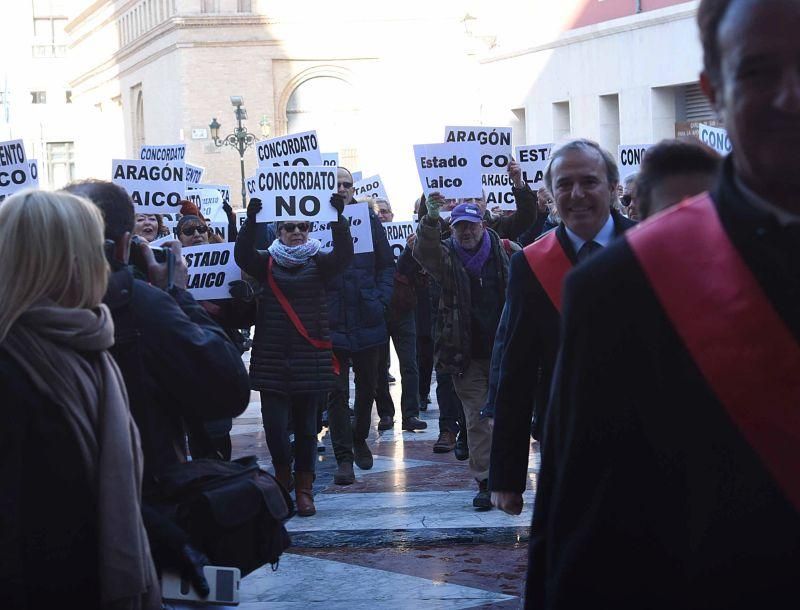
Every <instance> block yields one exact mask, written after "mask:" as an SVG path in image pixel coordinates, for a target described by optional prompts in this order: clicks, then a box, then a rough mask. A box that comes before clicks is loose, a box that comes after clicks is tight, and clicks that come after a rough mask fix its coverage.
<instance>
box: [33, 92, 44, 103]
mask: <svg viewBox="0 0 800 610" xmlns="http://www.w3.org/2000/svg"><path fill="white" fill-rule="evenodd" d="M46 103H47V91H31V104H46Z"/></svg>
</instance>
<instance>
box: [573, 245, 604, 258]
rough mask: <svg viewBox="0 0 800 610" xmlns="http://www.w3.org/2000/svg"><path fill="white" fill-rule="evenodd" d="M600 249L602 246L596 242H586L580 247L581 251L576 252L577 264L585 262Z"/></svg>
mask: <svg viewBox="0 0 800 610" xmlns="http://www.w3.org/2000/svg"><path fill="white" fill-rule="evenodd" d="M602 249H603V246H601V245H600V244H598V243H597V242H596V241H587V242H586V243H585V244H583V245H582V246H581V249H580V250H578V262H579V263H581V262H583V261H585V260H586V259H587V258H589V257H590V256H591V255H592V254H594V253H595V252H597V251H598V250H602Z"/></svg>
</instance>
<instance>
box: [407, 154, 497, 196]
mask: <svg viewBox="0 0 800 610" xmlns="http://www.w3.org/2000/svg"><path fill="white" fill-rule="evenodd" d="M480 154H481V151H480V146H479V144H478V143H477V142H465V143H460V142H459V143H452V144H415V145H414V157H415V158H416V162H417V172H418V173H419V179H420V182H421V183H422V190H423V192H424V193H425V196H426V197H427V196H428V195H430V194H431V193H433V192H436V191H438V192H439V193H441V194H442V196H444V197H446V198H448V199H451V198H452V199H455V198H458V197H465V198H466V197H481V196H482V195H483V191H482V187H481V168H480Z"/></svg>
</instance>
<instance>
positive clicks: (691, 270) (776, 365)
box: [625, 194, 800, 510]
mask: <svg viewBox="0 0 800 610" xmlns="http://www.w3.org/2000/svg"><path fill="white" fill-rule="evenodd" d="M625 236H626V239H627V240H628V243H629V244H630V246H631V248H632V249H633V252H634V254H635V256H636V258H637V260H638V261H639V264H640V265H641V267H642V269H643V270H644V273H645V275H646V276H647V278H648V280H649V281H650V284H651V286H652V288H653V290H654V292H655V294H656V296H657V298H658V300H659V301H660V302H661V305H662V306H663V307H664V310H665V311H666V313H667V316H668V317H669V319H670V321H671V322H672V324H673V326H674V327H675V330H676V331H677V332H678V335H679V336H680V337H681V339H682V340H683V343H684V345H685V346H686V348H687V350H688V351H689V354H690V355H691V356H692V358H693V360H694V362H695V363H696V364H697V366H698V368H699V370H700V371H701V373H702V374H703V376H704V377H705V379H706V381H707V382H708V384H709V386H710V387H711V389H712V390H713V392H714V394H715V395H716V396H717V398H718V399H719V401H720V402H721V403H722V405H723V407H724V408H725V409H726V411H727V412H728V415H729V416H730V418H731V419H732V420H733V422H734V423H735V424H736V426H737V427H738V428H739V430H740V431H741V432H742V434H743V435H744V437H745V438H746V439H747V442H748V443H749V444H750V446H751V447H752V448H753V449H754V450H755V452H756V453H757V454H758V455H759V456H760V458H761V460H762V462H763V463H764V464H765V466H766V468H767V470H768V471H769V472H770V473H771V474H772V476H773V477H774V479H775V481H776V482H777V483H778V485H779V486H780V487H781V489H783V491H784V493H785V494H786V496H787V497H788V499H789V501H790V502H792V504H793V505H794V506H795V508H796V509H798V510H800V474H799V473H800V346H798V344H797V342H796V341H795V339H794V337H793V335H792V333H791V332H790V330H789V329H788V328H787V327H786V325H785V324H784V322H783V320H782V319H781V318H780V317H779V316H778V314H777V313H776V311H775V310H774V308H773V307H772V304H771V303H770V302H769V300H768V299H767V297H766V295H765V294H764V292H763V290H762V289H761V287H760V286H759V284H758V282H757V281H756V278H755V277H754V276H753V274H752V273H751V272H750V270H749V269H748V268H747V266H746V264H745V262H744V261H743V260H742V258H741V256H740V254H739V252H738V251H737V250H736V248H735V247H734V246H733V244H732V243H731V241H730V239H729V238H728V235H727V234H726V233H725V230H724V228H723V226H722V223H721V222H720V219H719V216H718V215H717V211H716V208H715V207H714V203H713V201H712V200H711V198H710V197H709V195H708V194H703V195H700V196H698V197H695V198H694V199H690V200H688V201H686V202H684V203H682V204H681V205H679V206H677V207H675V208H672V209H670V210H669V211H667V212H665V213H664V214H663V215H659V216H658V217H656V218H655V219H654V221H653V222H645V223H643V224H640V225H638V226H637V227H636V228H634V229H632V230H631V231H628V232H627V233H626V235H625Z"/></svg>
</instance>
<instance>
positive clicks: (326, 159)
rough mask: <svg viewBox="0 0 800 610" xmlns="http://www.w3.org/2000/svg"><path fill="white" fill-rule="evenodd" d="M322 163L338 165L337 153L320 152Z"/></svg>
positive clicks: (329, 165)
mask: <svg viewBox="0 0 800 610" xmlns="http://www.w3.org/2000/svg"><path fill="white" fill-rule="evenodd" d="M321 155H322V165H325V166H327V167H339V153H337V152H334V153H321Z"/></svg>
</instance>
